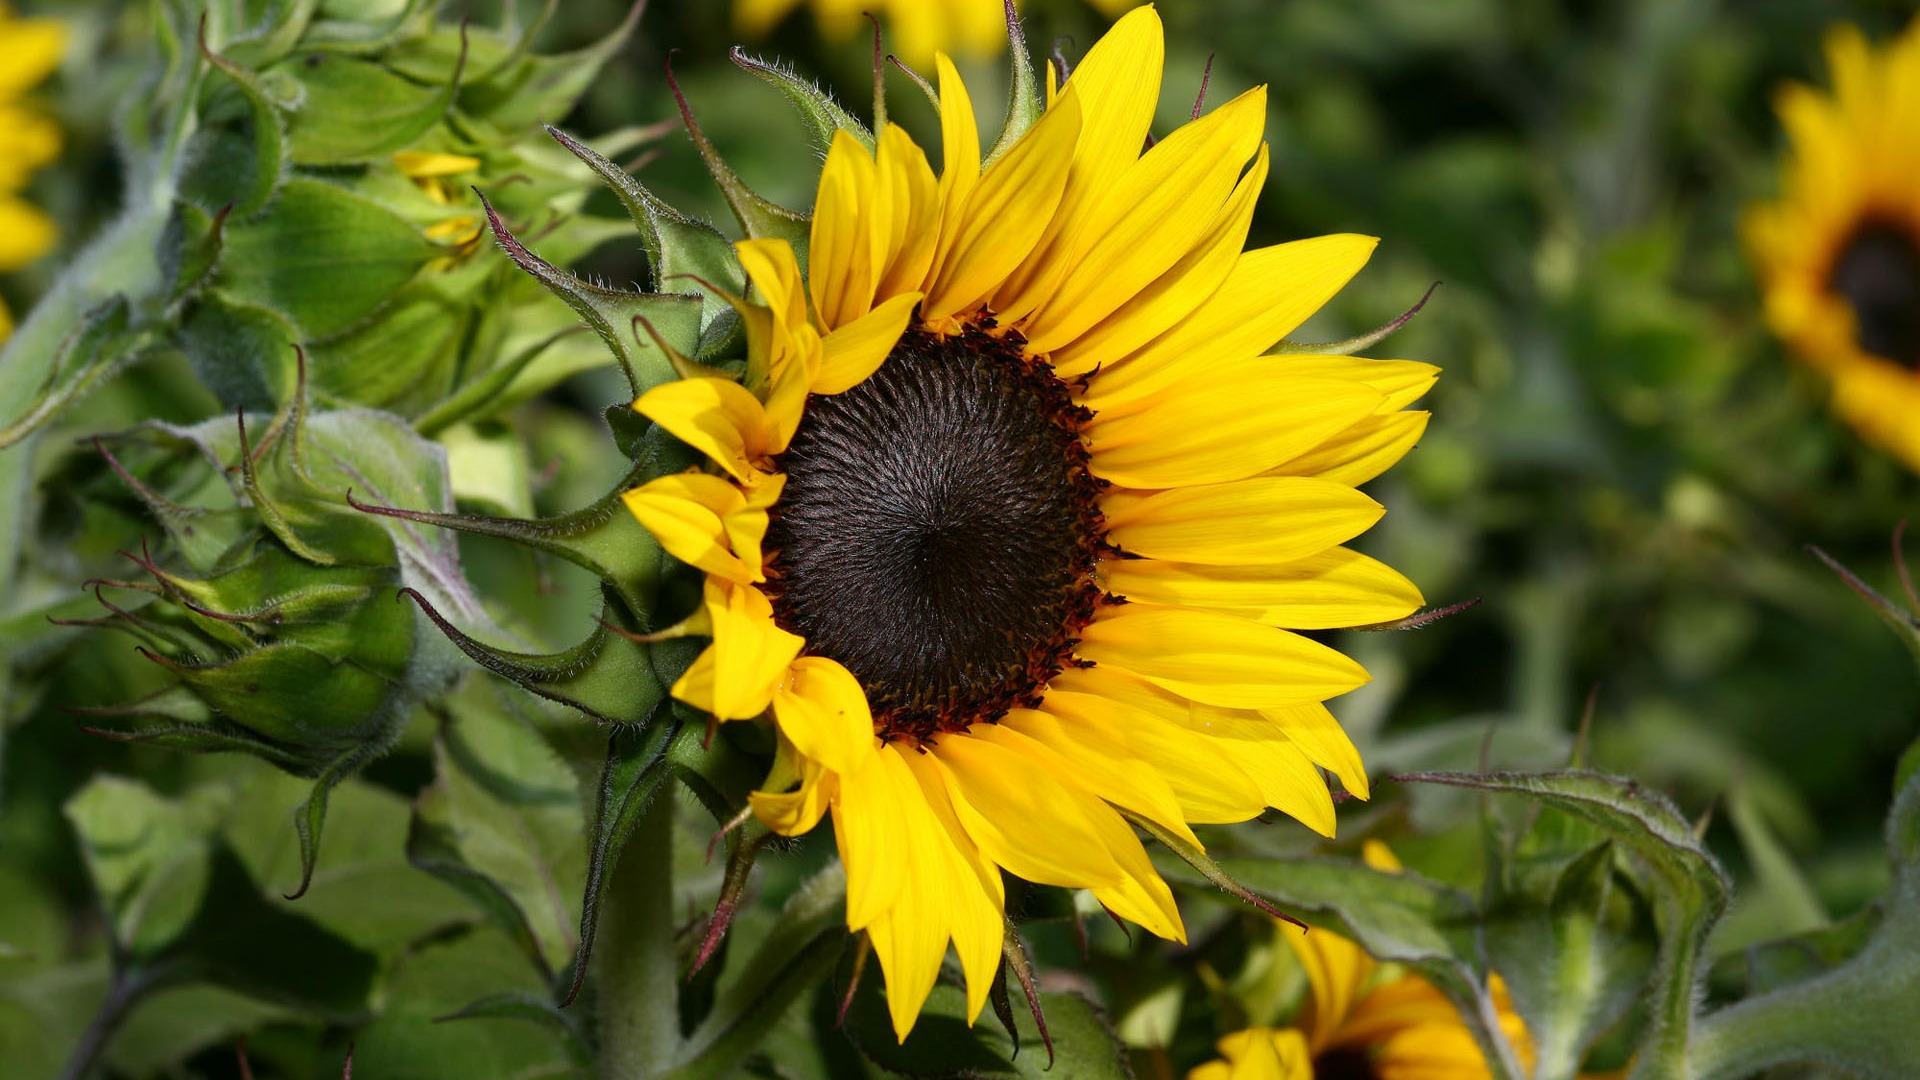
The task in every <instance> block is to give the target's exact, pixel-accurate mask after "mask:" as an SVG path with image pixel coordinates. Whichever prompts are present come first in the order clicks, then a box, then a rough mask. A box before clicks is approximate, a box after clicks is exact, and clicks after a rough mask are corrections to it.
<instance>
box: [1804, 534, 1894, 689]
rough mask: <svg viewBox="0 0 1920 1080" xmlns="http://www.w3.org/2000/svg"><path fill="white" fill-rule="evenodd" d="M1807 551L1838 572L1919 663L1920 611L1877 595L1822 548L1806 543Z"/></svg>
mask: <svg viewBox="0 0 1920 1080" xmlns="http://www.w3.org/2000/svg"><path fill="white" fill-rule="evenodd" d="M1807 550H1808V551H1811V552H1812V553H1813V555H1814V557H1815V558H1817V559H1819V560H1820V561H1821V562H1823V563H1826V564H1827V568H1828V569H1830V570H1832V571H1833V572H1834V573H1836V574H1838V575H1840V580H1841V581H1844V582H1846V584H1847V588H1849V589H1852V590H1853V591H1854V593H1855V594H1856V595H1858V596H1859V597H1860V599H1862V600H1865V601H1866V602H1867V606H1868V607H1870V608H1872V609H1873V613H1874V614H1875V615H1878V616H1880V621H1881V622H1884V623H1886V624H1887V628H1888V629H1889V630H1892V631H1893V634H1894V636H1895V637H1897V638H1899V639H1900V644H1902V645H1905V646H1906V647H1907V651H1908V652H1910V653H1912V654H1913V658H1914V661H1915V662H1916V663H1920V612H1913V611H1908V610H1907V609H1905V608H1903V607H1901V606H1900V605H1898V604H1896V603H1894V602H1893V601H1891V600H1889V599H1887V598H1886V597H1884V596H1882V595H1880V593H1879V592H1878V591H1877V590H1875V589H1874V588H1873V586H1871V585H1868V584H1867V583H1866V582H1864V581H1861V580H1860V578H1859V577H1858V576H1856V575H1855V574H1854V572H1853V571H1851V570H1849V569H1847V568H1846V567H1845V566H1842V565H1841V564H1840V560H1838V559H1835V558H1834V557H1833V556H1831V555H1829V554H1827V553H1826V552H1825V551H1822V550H1821V549H1819V548H1817V547H1815V546H1813V545H1811V544H1809V545H1807ZM1898 555H1899V553H1898V552H1896V556H1898ZM1901 557H1904V556H1901Z"/></svg>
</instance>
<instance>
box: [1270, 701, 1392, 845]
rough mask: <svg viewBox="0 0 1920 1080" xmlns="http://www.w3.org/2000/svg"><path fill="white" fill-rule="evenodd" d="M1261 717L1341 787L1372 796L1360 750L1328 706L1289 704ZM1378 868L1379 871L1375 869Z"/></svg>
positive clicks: (1362, 796)
mask: <svg viewBox="0 0 1920 1080" xmlns="http://www.w3.org/2000/svg"><path fill="white" fill-rule="evenodd" d="M1261 715H1263V716H1265V717H1267V718H1268V719H1269V720H1272V721H1273V722H1274V723H1276V724H1278V725H1280V730H1282V731H1284V732H1286V733H1287V738H1289V739H1291V740H1293V744H1294V745H1295V746H1298V747H1299V748H1300V751H1301V753H1304V754H1306V755H1307V757H1308V759H1309V760H1311V761H1312V762H1313V763H1314V764H1315V765H1318V766H1320V767H1321V768H1323V769H1325V770H1327V771H1328V772H1330V773H1332V774H1333V775H1335V776H1337V777H1339V778H1340V785H1341V786H1342V787H1344V788H1346V789H1347V790H1348V791H1350V792H1352V793H1353V795H1354V796H1355V797H1356V798H1361V799H1368V798H1372V797H1373V790H1372V787H1371V785H1369V784H1368V782H1367V769H1366V766H1365V765H1364V764H1363V763H1362V762H1361V761H1360V751H1359V750H1356V749H1354V745H1353V739H1351V738H1350V737H1348V735H1347V731H1346V729H1345V728H1343V727H1341V726H1340V721H1338V720H1335V719H1334V718H1333V714H1332V713H1330V712H1328V711H1327V707H1326V706H1325V705H1322V704H1320V703H1318V702H1315V703H1312V704H1307V705H1288V706H1285V707H1284V708H1278V709H1263V710H1261ZM1376 869H1378V868H1377V867H1376Z"/></svg>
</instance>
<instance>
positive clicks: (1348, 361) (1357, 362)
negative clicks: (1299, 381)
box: [1273, 353, 1440, 411]
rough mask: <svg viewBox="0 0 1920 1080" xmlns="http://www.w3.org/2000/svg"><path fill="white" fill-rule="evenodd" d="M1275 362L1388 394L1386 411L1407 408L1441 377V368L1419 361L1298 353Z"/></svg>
mask: <svg viewBox="0 0 1920 1080" xmlns="http://www.w3.org/2000/svg"><path fill="white" fill-rule="evenodd" d="M1273 359H1274V362H1275V363H1277V364H1279V365H1281V366H1282V367H1283V368H1284V369H1285V370H1287V371H1289V372H1291V373H1293V374H1295V375H1307V376H1311V377H1313V378H1318V379H1349V380H1352V381H1354V382H1359V383H1364V384H1366V385H1368V386H1371V387H1373V388H1374V389H1375V390H1378V391H1380V392H1381V393H1382V394H1385V395H1386V400H1385V401H1383V402H1381V405H1380V408H1381V409H1382V410H1383V411H1392V410H1398V409H1404V408H1406V407H1407V406H1409V405H1411V404H1413V403H1414V402H1416V401H1418V400H1420V399H1421V398H1422V397H1424V396H1425V395H1426V392H1427V391H1428V390H1430V389H1432V388H1433V384H1434V383H1435V382H1436V381H1438V380H1439V378H1440V369H1439V368H1437V367H1435V366H1434V365H1432V364H1424V363H1421V362H1420V361H1418V360H1370V359H1368V358H1367V357H1364V356H1323V355H1320V354H1316V353H1297V354H1290V355H1286V356H1276V357H1274V358H1273Z"/></svg>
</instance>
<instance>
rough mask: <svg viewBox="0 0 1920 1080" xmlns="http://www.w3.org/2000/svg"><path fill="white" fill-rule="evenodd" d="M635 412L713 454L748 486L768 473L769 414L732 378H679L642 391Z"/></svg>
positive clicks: (714, 460) (715, 458)
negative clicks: (763, 469) (763, 467)
mask: <svg viewBox="0 0 1920 1080" xmlns="http://www.w3.org/2000/svg"><path fill="white" fill-rule="evenodd" d="M633 408H634V411H636V412H638V413H639V414H640V415H642V416H644V417H646V418H647V419H649V420H651V421H653V422H654V423H656V424H659V425H660V426H661V427H663V428H665V429H666V430H667V431H668V433H669V434H671V435H672V436H673V437H674V438H676V439H679V440H680V441H681V442H683V443H686V444H687V445H688V446H691V447H693V448H694V449H695V450H698V451H700V452H701V453H703V454H705V455H707V457H708V458H710V459H712V461H713V463H714V464H716V465H718V466H720V467H721V468H722V469H725V470H726V471H727V473H728V474H729V475H730V476H732V477H733V478H734V479H735V480H738V481H740V482H741V483H743V484H753V483H756V482H757V481H758V480H759V479H760V477H762V476H763V475H764V474H763V473H761V471H760V462H761V461H762V460H764V459H765V457H766V455H767V453H768V450H767V445H768V426H767V412H766V409H764V408H763V407H762V406H761V404H760V400H759V399H758V398H756V397H754V396H753V395H752V394H750V393H748V392H747V389H746V387H743V386H741V385H740V384H739V383H737V382H734V381H732V380H731V379H676V380H674V381H673V382H668V383H661V384H660V385H659V386H656V387H654V388H653V389H651V390H648V391H647V392H646V393H644V394H642V395H640V400H638V401H636V402H634V403H633Z"/></svg>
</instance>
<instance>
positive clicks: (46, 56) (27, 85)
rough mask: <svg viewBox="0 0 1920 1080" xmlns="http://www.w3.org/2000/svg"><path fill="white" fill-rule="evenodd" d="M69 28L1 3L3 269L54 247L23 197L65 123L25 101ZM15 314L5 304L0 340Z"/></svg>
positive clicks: (54, 153)
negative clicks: (25, 15)
mask: <svg viewBox="0 0 1920 1080" xmlns="http://www.w3.org/2000/svg"><path fill="white" fill-rule="evenodd" d="M66 43H67V35H66V28H65V27H64V26H62V25H61V24H60V23H59V22H57V21H55V20H53V19H21V18H16V17H15V16H14V14H13V9H12V8H11V7H9V6H8V5H7V4H5V3H3V2H0V56H5V57H6V62H5V63H4V64H0V273H6V272H8V271H12V270H18V269H20V268H21V267H23V266H25V265H27V264H28V263H30V262H32V261H33V260H35V259H37V258H39V257H40V256H42V255H44V254H46V253H47V251H48V249H50V248H52V247H53V241H54V227H53V222H51V221H49V220H48V219H47V216H46V215H45V214H43V213H41V212H40V211H39V210H38V209H36V208H34V206H33V205H32V204H30V203H28V202H26V201H25V200H23V199H21V198H20V191H21V189H23V188H25V187H26V186H27V180H28V178H29V177H31V176H32V174H33V171H34V170H35V169H38V168H40V167H41V166H43V165H45V164H47V163H48V162H50V161H52V160H53V159H54V158H56V157H58V156H59V155H60V128H59V126H58V125H56V124H55V123H54V122H53V121H52V120H50V119H48V118H47V117H46V116H45V115H43V114H41V113H39V112H37V111H35V110H33V109H29V108H27V107H26V106H25V105H23V104H21V101H20V97H21V95H22V94H24V93H26V91H28V90H30V89H32V88H33V86H34V85H35V84H37V83H39V82H40V80H42V79H44V78H46V77H47V76H48V75H50V74H52V72H53V69H54V68H56V67H58V66H59V65H60V57H61V56H62V55H63V54H64V52H65V50H66ZM12 330H13V319H12V316H10V315H9V314H8V312H7V307H6V304H5V303H0V341H5V340H6V338H7V336H8V335H9V334H10V333H11V332H12Z"/></svg>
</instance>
